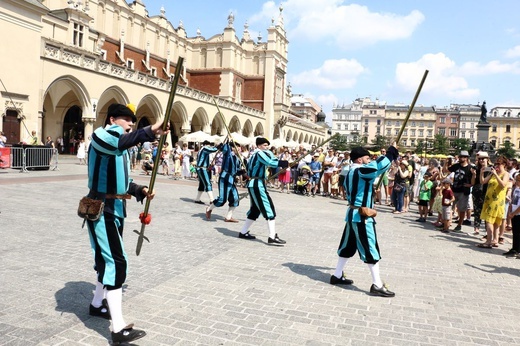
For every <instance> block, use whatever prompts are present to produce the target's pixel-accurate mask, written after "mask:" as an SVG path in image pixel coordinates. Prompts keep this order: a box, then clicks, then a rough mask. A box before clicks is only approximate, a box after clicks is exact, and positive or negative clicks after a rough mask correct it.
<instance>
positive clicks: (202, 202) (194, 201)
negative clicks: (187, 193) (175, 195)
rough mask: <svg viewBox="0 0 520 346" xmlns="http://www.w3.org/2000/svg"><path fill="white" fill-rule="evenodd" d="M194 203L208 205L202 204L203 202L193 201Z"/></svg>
mask: <svg viewBox="0 0 520 346" xmlns="http://www.w3.org/2000/svg"><path fill="white" fill-rule="evenodd" d="M193 203H197V204H203V205H204V204H206V203H204V202H202V201H193Z"/></svg>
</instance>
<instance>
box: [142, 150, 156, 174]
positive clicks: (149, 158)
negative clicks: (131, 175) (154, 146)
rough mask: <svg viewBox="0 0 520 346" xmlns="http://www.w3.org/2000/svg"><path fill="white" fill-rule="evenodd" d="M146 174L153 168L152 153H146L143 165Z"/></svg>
mask: <svg viewBox="0 0 520 346" xmlns="http://www.w3.org/2000/svg"><path fill="white" fill-rule="evenodd" d="M141 168H142V169H143V171H144V172H145V173H146V175H150V172H151V171H152V170H153V160H152V156H151V155H150V154H146V155H145V156H144V160H143V165H142V166H141Z"/></svg>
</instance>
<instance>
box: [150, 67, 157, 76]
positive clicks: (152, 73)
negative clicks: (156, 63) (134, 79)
mask: <svg viewBox="0 0 520 346" xmlns="http://www.w3.org/2000/svg"><path fill="white" fill-rule="evenodd" d="M150 73H151V75H152V76H154V77H157V67H152V70H151V71H150Z"/></svg>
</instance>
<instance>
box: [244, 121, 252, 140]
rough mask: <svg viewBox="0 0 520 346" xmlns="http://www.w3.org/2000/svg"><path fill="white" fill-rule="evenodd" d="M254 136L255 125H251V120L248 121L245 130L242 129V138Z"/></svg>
mask: <svg viewBox="0 0 520 346" xmlns="http://www.w3.org/2000/svg"><path fill="white" fill-rule="evenodd" d="M252 134H253V124H252V123H251V120H249V119H247V121H246V122H245V124H244V128H243V129H242V136H245V137H251V136H252Z"/></svg>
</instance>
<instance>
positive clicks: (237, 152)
mask: <svg viewBox="0 0 520 346" xmlns="http://www.w3.org/2000/svg"><path fill="white" fill-rule="evenodd" d="M213 103H214V104H215V106H216V107H217V112H218V114H219V115H220V119H221V120H222V122H223V123H224V127H225V128H226V131H227V137H229V138H231V143H233V147H235V152H236V155H237V156H238V159H239V160H240V164H241V165H242V167H243V168H244V169H247V167H246V165H245V163H244V161H243V160H242V154H241V153H240V152H239V151H238V149H237V145H236V144H235V141H234V140H233V137H232V136H231V132H230V131H229V127H228V126H227V124H226V119H224V115H223V114H222V112H221V111H220V107H219V106H218V103H217V100H216V99H215V98H214V97H213Z"/></svg>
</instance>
